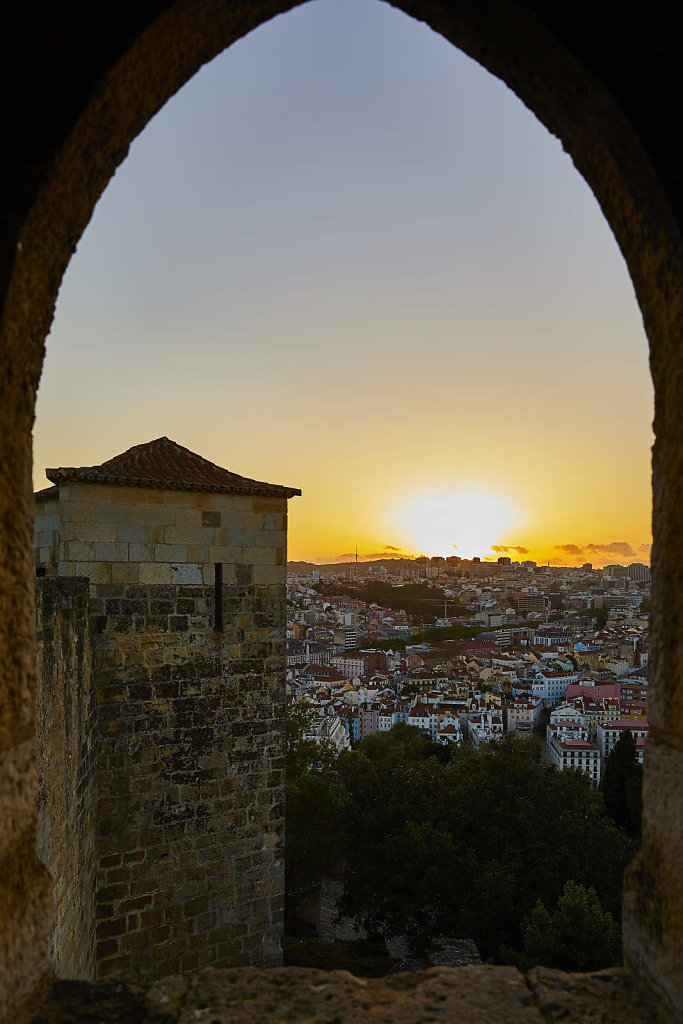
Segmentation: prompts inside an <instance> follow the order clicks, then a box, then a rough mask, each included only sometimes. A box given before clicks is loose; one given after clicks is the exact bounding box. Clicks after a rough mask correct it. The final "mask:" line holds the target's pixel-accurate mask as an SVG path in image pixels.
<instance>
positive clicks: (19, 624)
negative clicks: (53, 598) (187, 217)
mask: <svg viewBox="0 0 683 1024" xmlns="http://www.w3.org/2000/svg"><path fill="white" fill-rule="evenodd" d="M297 2H300V0H251V2H245V3H242V4H239V5H237V4H235V3H230V2H227V0H176V2H174V3H170V2H165V0H143V2H141V3H139V4H137V5H135V7H134V8H131V9H130V10H128V9H127V8H124V9H120V10H116V11H111V12H108V19H109V20H108V24H107V31H106V32H103V33H101V34H100V35H99V36H95V35H94V34H93V32H92V31H91V26H90V25H89V24H88V23H87V22H84V21H83V20H82V12H81V11H80V10H79V11H76V10H74V9H73V7H72V8H71V9H66V10H60V11H58V12H55V13H54V14H50V15H49V16H46V15H44V13H43V10H42V8H41V7H40V5H38V4H37V3H34V2H33V0H17V2H16V3H15V4H14V7H13V8H12V11H11V12H10V13H9V14H7V15H6V16H4V17H5V24H4V27H5V29H6V31H5V32H4V33H3V40H2V46H3V47H4V48H5V49H4V53H3V58H4V59H3V61H2V62H1V63H2V67H3V73H4V74H5V75H6V76H7V77H6V82H5V95H6V96H7V97H8V99H9V108H10V109H9V116H8V119H7V122H6V143H7V150H6V152H7V153H8V154H10V157H9V158H6V166H5V177H6V179H7V184H6V187H5V189H4V191H3V197H4V204H3V205H4V211H3V213H4V215H3V234H2V237H1V239H0V292H1V293H2V297H3V311H2V321H1V327H0V396H1V402H0V427H1V428H2V429H1V430H0V465H1V466H2V469H3V476H4V480H5V483H6V486H5V487H4V488H3V489H2V491H0V614H1V618H0V651H1V653H2V657H0V673H1V675H0V685H1V687H2V695H3V700H2V712H1V713H0V743H1V744H2V752H3V757H4V769H5V770H4V775H3V778H2V789H1V790H0V791H1V792H2V807H3V810H4V811H5V814H4V821H5V822H7V823H8V825H7V827H6V828H5V830H4V834H3V839H2V854H1V856H2V859H3V865H2V872H1V877H2V880H3V881H2V883H1V884H0V899H1V900H2V921H1V922H0V934H1V935H2V940H1V942H2V945H3V951H4V953H5V956H4V958H3V959H4V963H5V974H4V976H3V977H2V980H1V982H0V984H1V985H2V988H3V990H4V995H3V997H2V998H0V1007H2V1008H3V1009H4V1008H5V1007H6V1006H7V1005H8V1004H9V1003H10V1002H12V1001H14V1000H16V999H19V998H21V997H23V996H25V995H27V994H28V993H29V992H30V991H31V990H32V989H34V988H35V986H36V985H37V984H38V983H39V981H40V979H41V978H42V977H44V976H45V975H46V974H47V972H48V966H47V958H46V934H47V929H48V922H49V898H50V897H49V894H50V881H49V878H47V877H46V873H45V871H44V869H42V867H41V866H40V864H39V863H38V862H37V860H36V857H35V853H34V834H35V769H34V756H35V750H34V748H35V743H34V708H33V704H34V698H33V694H34V678H35V657H34V639H35V638H34V626H33V585H32V569H33V566H32V550H31V519H32V497H31V429H32V424H33V416H34V402H35V393H36V389H37V386H38V382H39V379H40V370H41V364H42V354H43V346H44V339H45V336H46V334H47V331H48V329H49V326H50V323H51V319H52V315H53V310H54V304H55V300H56V296H57V291H58V289H59V284H60V281H61V278H62V276H63V273H64V271H65V269H66V266H67V264H68V261H69V258H70V256H71V253H72V252H73V250H74V248H75V246H76V244H77V242H78V239H79V238H80V236H81V234H82V232H83V230H84V228H85V226H86V224H87V222H88V220H89V218H90V215H91V213H92V210H93V207H94V205H95V203H96V202H97V199H98V198H99V196H100V194H101V192H102V191H103V189H104V188H105V187H106V184H107V182H108V181H109V179H110V177H111V176H112V174H113V173H114V172H115V170H116V167H117V166H118V164H119V163H121V161H122V160H123V159H124V158H125V156H126V153H127V150H128V147H129V145H130V143H131V141H132V140H133V139H134V138H135V136H136V135H137V134H138V133H139V132H140V131H141V130H142V129H143V128H144V126H145V124H146V123H147V122H148V121H149V119H150V118H151V117H152V116H153V115H154V113H155V112H156V111H157V110H158V109H159V108H160V107H161V106H162V105H163V104H164V103H165V102H166V100H167V99H168V98H169V97H170V96H172V95H173V94H174V93H175V92H176V91H177V89H179V88H180V87H181V86H182V85H183V84H184V82H186V81H187V80H188V79H189V78H190V77H191V76H192V75H193V74H194V73H195V72H196V71H197V70H198V69H199V68H200V67H201V66H202V64H204V63H205V62H206V61H208V60H210V59H212V58H213V57H214V56H215V55H216V54H217V53H219V52H220V51H222V50H223V49H224V48H225V47H226V46H229V45H230V43H232V42H233V41H235V40H236V39H238V38H240V37H241V36H243V35H244V34H245V33H246V32H248V31H250V30H251V29H252V28H254V27H256V26H257V25H259V24H261V23H262V22H264V21H266V20H268V19H269V18H271V17H273V16H275V15H277V14H280V13H283V12H285V11H287V10H289V9H290V8H292V7H294V6H296V5H297ZM395 6H396V7H398V8H400V9H401V10H403V11H404V12H405V13H407V14H409V15H412V16H413V17H416V18H419V19H421V20H423V21H425V22H427V23H428V24H429V25H430V26H431V27H432V28H433V29H434V30H435V31H438V32H440V33H441V34H442V35H443V36H444V37H445V38H447V39H449V40H450V41H451V42H452V43H453V44H454V45H456V46H459V47H460V48H461V49H463V50H464V51H465V52H466V53H468V54H469V55H470V56H472V57H473V58H474V59H476V60H477V61H479V62H480V63H481V64H482V65H483V66H484V67H486V68H487V69H488V70H489V71H491V72H492V73H493V74H495V75H497V76H498V77H500V78H501V79H503V80H504V81H505V82H506V83H507V84H508V85H509V86H510V87H511V88H512V89H513V90H514V91H515V92H516V93H517V95H518V96H519V97H520V98H521V99H522V100H523V101H524V102H525V103H526V104H527V105H528V106H529V107H530V108H531V109H532V110H533V111H534V112H535V113H536V114H537V116H538V117H539V118H540V120H541V121H543V123H544V124H545V125H546V126H547V127H548V129H549V130H550V131H551V132H552V133H553V134H555V135H557V136H558V137H559V138H560V139H561V140H562V142H563V144H564V146H565V148H566V149H567V150H568V151H569V153H570V154H571V156H572V158H573V160H574V163H575V165H576V166H577V168H578V170H579V171H580V173H581V174H582V175H583V176H584V178H585V179H586V181H587V182H588V184H589V185H590V187H591V188H592V189H593V191H594V193H595V195H596V197H597V199H598V201H599V203H600V206H601V208H602V210H603V212H604V214H605V217H606V219H607V221H608V223H609V224H610V226H611V228H612V230H613V232H614V234H615V236H616V239H617V241H618V244H619V246H620V248H621V250H622V253H623V255H624V258H625V259H626V262H627V264H628V267H629V271H630V273H631V277H632V280H633V283H634V286H635V289H636V294H637V297H638V301H639V303H640V307H641V310H642V313H643V318H644V321H645V327H646V331H647V334H648V338H649V341H650V351H651V366H652V373H653V378H654V385H655V408H656V414H655V433H656V438H657V440H656V443H655V450H654V537H655V545H654V553H653V578H654V581H655V587H654V600H653V606H652V615H651V624H652V629H651V637H652V649H653V657H652V671H653V681H652V688H653V697H652V700H651V725H652V733H651V735H652V740H651V744H650V750H649V760H648V772H647V779H646V794H645V821H644V843H643V852H642V855H641V857H640V859H639V861H638V863H637V864H636V865H635V866H634V868H633V869H632V871H631V875H630V879H629V883H628V888H627V895H626V902H625V918H624V934H625V941H626V950H627V956H628V958H629V961H630V963H631V964H632V966H633V968H634V969H635V971H636V972H637V973H638V974H639V975H640V976H641V977H643V978H644V979H646V980H647V981H649V982H650V983H651V984H652V985H653V986H654V987H655V989H656V990H657V991H658V992H659V993H661V994H663V995H664V996H665V997H666V998H667V999H668V1001H669V1002H670V1004H671V1005H680V1004H681V1003H683V989H682V988H681V979H680V976H679V966H680V963H681V960H682V959H683V891H682V890H681V886H680V882H677V872H678V871H679V868H680V863H681V860H682V859H683V858H682V855H683V845H682V840H681V839H680V822H681V818H682V817H683V797H681V795H680V793H678V792H676V788H675V782H676V780H677V779H679V778H680V777H681V767H682V766H683V682H682V681H681V666H682V663H683V639H681V631H680V629H679V623H680V622H681V619H682V618H683V580H681V579H680V572H679V570H678V560H677V552H678V546H679V536H680V533H681V529H680V527H681V518H682V517H683V502H682V501H681V500H680V497H679V489H680V483H679V481H680V480H681V479H682V474H681V468H682V463H683V444H682V443H681V441H680V434H681V431H682V428H681V426H680V419H679V416H678V409H679V408H680V405H681V401H682V400H683V362H682V361H681V359H680V357H679V344H680V342H679V339H680V337H681V333H682V332H681V326H682V321H683V308H682V296H683V287H682V285H683V245H682V240H681V221H682V220H683V195H682V193H683V188H682V186H681V181H682V180H683V173H682V168H681V156H680V153H679V152H678V150H677V147H676V137H675V133H671V132H670V128H669V124H668V122H667V120H666V118H665V116H664V114H663V113H662V112H661V111H662V108H661V97H662V95H666V94H667V90H668V91H671V90H673V89H675V87H676V84H677V83H679V81H680V79H679V71H678V67H677V59H678V46H679V39H680V36H681V34H683V28H682V24H681V19H680V17H679V18H678V20H677V21H675V22H673V21H672V22H671V23H666V22H665V21H664V20H663V17H661V16H659V15H658V13H657V12H655V13H654V14H647V13H644V14H642V16H641V18H640V19H639V20H638V22H637V23H635V24H634V25H633V26H630V25H627V24H621V23H618V24H616V23H615V22H614V19H612V18H610V17H609V16H608V15H607V14H605V15H604V16H603V15H601V14H599V13H598V14H596V13H595V11H594V10H592V9H589V8H588V7H586V8H585V9H584V8H583V7H580V8H579V9H577V6H576V5H575V4H572V5H570V4H564V3H560V4H557V5H552V10H550V9H547V10H546V9H545V7H546V6H548V5H537V4H536V3H534V2H527V3H522V2H518V3H515V2H512V0H484V2H481V0H461V2H457V0H397V2H396V3H395ZM67 7H68V5H67ZM0 970H1V969H0Z"/></svg>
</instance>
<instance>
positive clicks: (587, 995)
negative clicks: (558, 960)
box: [527, 967, 673, 1024]
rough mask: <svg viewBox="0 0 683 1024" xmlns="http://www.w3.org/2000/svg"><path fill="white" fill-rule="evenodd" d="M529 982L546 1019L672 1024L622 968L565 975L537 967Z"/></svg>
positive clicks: (597, 1023)
mask: <svg viewBox="0 0 683 1024" xmlns="http://www.w3.org/2000/svg"><path fill="white" fill-rule="evenodd" d="M527 983H528V985H529V987H530V988H531V990H532V992H533V993H534V997H535V1001H536V1005H537V1006H538V1008H539V1010H540V1011H541V1013H542V1014H543V1018H544V1020H546V1021H549V1022H551V1021H552V1022H554V1021H574V1020H576V1021H581V1024H617V1022H621V1021H623V1022H624V1024H626V1022H628V1024H655V1022H656V1024H671V1022H672V1019H673V1018H672V1016H671V1014H670V1013H669V1011H668V1010H667V1008H666V1007H665V1006H663V1005H662V1004H661V1003H660V1002H657V1001H655V1000H653V999H652V997H651V995H649V994H648V993H647V992H646V991H644V990H643V989H642V988H641V987H640V986H639V985H638V983H637V982H636V980H635V979H634V977H633V976H632V975H630V974H629V973H628V972H627V971H624V970H622V969H618V968H615V969H612V970H608V971H598V972H596V973H594V974H565V973H564V972H563V971H552V970H550V969H549V968H547V967H534V968H533V969H532V970H531V971H530V972H529V974H528V975H527Z"/></svg>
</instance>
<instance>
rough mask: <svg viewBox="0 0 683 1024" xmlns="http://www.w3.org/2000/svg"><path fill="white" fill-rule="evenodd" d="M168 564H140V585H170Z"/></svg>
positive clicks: (170, 573)
mask: <svg viewBox="0 0 683 1024" xmlns="http://www.w3.org/2000/svg"><path fill="white" fill-rule="evenodd" d="M171 575H172V571H171V564H170V562H167V563H164V562H150V563H148V564H145V563H144V562H143V563H141V564H140V583H152V584H154V583H157V584H161V583H170V582H171Z"/></svg>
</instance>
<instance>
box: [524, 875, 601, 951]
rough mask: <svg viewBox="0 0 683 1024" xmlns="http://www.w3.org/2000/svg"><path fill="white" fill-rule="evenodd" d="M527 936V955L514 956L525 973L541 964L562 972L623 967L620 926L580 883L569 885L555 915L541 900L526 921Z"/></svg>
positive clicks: (568, 883) (593, 891)
mask: <svg viewBox="0 0 683 1024" xmlns="http://www.w3.org/2000/svg"><path fill="white" fill-rule="evenodd" d="M523 933H524V952H523V953H522V954H521V955H515V954H512V955H511V956H510V959H511V960H512V961H513V962H515V963H517V964H518V965H519V966H520V967H521V968H522V969H523V970H528V969H529V968H530V967H534V966H536V965H537V964H540V965H542V966H543V967H555V968H557V969H558V970H561V971H599V970H602V968H604V967H614V966H615V965H617V964H620V963H621V936H620V933H619V926H618V924H617V922H616V921H615V920H614V918H613V917H612V915H611V914H610V913H607V912H605V911H603V909H602V906H601V904H600V900H599V898H598V894H597V893H596V891H595V889H593V888H590V887H589V888H588V889H586V888H585V887H584V886H583V885H577V884H576V882H567V883H566V885H565V887H564V891H563V893H562V895H561V896H560V898H559V900H558V902H557V908H556V910H555V911H553V912H552V913H550V912H549V911H548V910H547V908H546V906H545V904H544V903H543V901H542V900H539V901H538V902H537V904H536V906H535V907H534V909H533V910H532V911H531V914H530V915H529V916H528V917H527V918H525V921H524V925H523ZM508 952H509V951H508Z"/></svg>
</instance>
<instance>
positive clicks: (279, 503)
mask: <svg viewBox="0 0 683 1024" xmlns="http://www.w3.org/2000/svg"><path fill="white" fill-rule="evenodd" d="M252 501H253V509H254V512H274V513H275V515H278V514H279V515H283V514H284V515H286V513H287V499H286V498H261V497H254V498H253V499H252Z"/></svg>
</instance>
